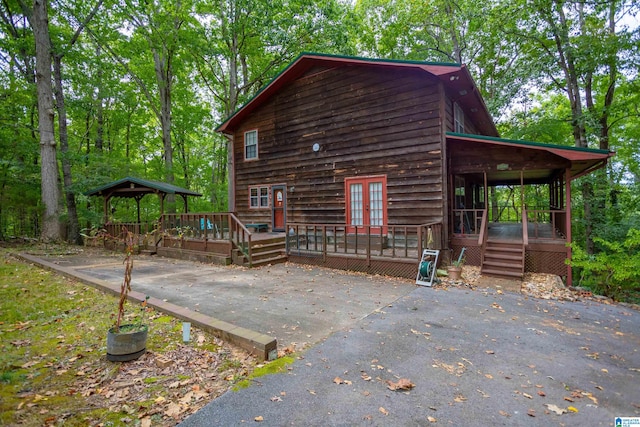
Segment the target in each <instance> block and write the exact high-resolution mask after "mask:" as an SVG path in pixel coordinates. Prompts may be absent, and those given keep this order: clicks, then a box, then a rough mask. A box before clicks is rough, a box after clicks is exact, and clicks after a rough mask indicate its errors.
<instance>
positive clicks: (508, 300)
mask: <svg viewBox="0 0 640 427" xmlns="http://www.w3.org/2000/svg"><path fill="white" fill-rule="evenodd" d="M362 286H364V287H366V286H367V279H366V278H363V282H362ZM639 347H640V313H638V312H637V311H634V310H632V309H629V308H625V307H621V306H616V305H605V304H601V303H594V302H573V303H560V302H555V301H542V300H534V299H530V298H526V297H524V296H523V295H520V294H515V293H503V294H501V293H498V292H497V291H496V290H492V289H488V290H474V291H471V290H465V289H460V288H452V289H449V290H438V289H433V288H416V289H414V290H413V291H412V292H410V293H409V294H407V295H404V296H402V297H401V298H399V299H398V300H397V301H395V302H394V303H392V304H389V305H387V306H385V307H384V308H383V309H381V310H377V311H375V312H373V313H372V314H370V315H369V316H367V317H366V318H364V319H360V320H357V321H354V322H353V323H352V325H351V326H350V327H349V328H347V329H345V330H341V331H337V332H336V333H334V334H333V335H331V336H330V337H329V338H328V339H326V340H325V341H324V342H322V343H321V344H319V345H316V346H314V347H313V348H311V349H310V350H308V351H307V352H305V353H304V354H303V355H302V356H301V357H300V358H299V359H298V360H296V361H295V363H293V364H292V365H290V368H289V370H288V371H287V372H286V373H283V374H276V375H270V376H266V377H262V378H259V379H257V380H256V381H255V382H254V384H253V385H252V386H250V387H249V388H246V389H243V390H240V391H235V392H228V393H226V394H225V395H223V396H221V397H220V398H218V399H216V400H215V401H213V402H211V403H210V404H209V405H207V406H206V407H205V408H203V409H202V410H200V411H199V412H197V413H196V414H194V415H192V416H191V417H190V418H188V419H187V420H185V421H184V422H183V423H182V424H181V426H184V427H190V426H212V425H224V426H234V425H246V424H247V423H255V421H256V420H259V421H260V423H261V425H269V426H285V425H287V426H288V425H292V426H296V425H297V426H309V425H313V426H355V425H376V426H427V425H453V426H472V425H473V426H495V425H505V426H506V425H509V426H513V425H526V426H553V425H557V426H575V425H580V426H612V425H614V417H618V416H626V417H631V416H634V417H638V416H640V352H639V351H638V349H639ZM401 379H406V380H409V382H410V383H412V384H414V385H415V387H413V388H412V389H410V390H408V391H392V390H390V389H389V387H388V385H389V384H388V383H387V381H391V382H392V383H394V384H397V383H398V382H399V380H401Z"/></svg>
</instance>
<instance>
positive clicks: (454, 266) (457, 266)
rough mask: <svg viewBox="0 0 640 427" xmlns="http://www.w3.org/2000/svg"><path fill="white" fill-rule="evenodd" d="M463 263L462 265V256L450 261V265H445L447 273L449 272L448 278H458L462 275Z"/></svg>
mask: <svg viewBox="0 0 640 427" xmlns="http://www.w3.org/2000/svg"><path fill="white" fill-rule="evenodd" d="M463 265H464V258H459V259H457V260H454V261H451V265H450V266H449V267H447V273H448V274H449V279H451V280H460V277H461V276H462V266H463Z"/></svg>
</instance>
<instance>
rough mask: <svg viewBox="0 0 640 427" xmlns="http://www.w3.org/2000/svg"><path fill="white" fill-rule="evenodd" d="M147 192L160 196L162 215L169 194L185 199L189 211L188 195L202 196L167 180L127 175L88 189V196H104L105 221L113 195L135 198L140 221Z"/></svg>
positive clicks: (186, 210) (185, 207) (185, 208)
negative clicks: (141, 204) (160, 180)
mask: <svg viewBox="0 0 640 427" xmlns="http://www.w3.org/2000/svg"><path fill="white" fill-rule="evenodd" d="M147 194H157V195H158V197H159V198H160V215H162V214H164V199H165V198H166V196H167V194H176V195H178V196H180V197H182V199H183V200H184V211H185V213H186V212H188V211H189V209H188V206H189V205H188V202H187V196H194V197H202V194H200V193H197V192H195V191H191V190H188V189H186V188H181V187H178V186H175V185H172V184H167V183H165V182H158V181H149V180H146V179H141V178H132V177H126V178H122V179H120V180H118V181H113V182H110V183H108V184H105V185H103V186H102V187H98V188H96V189H93V190H91V191H87V192H86V193H85V195H87V196H102V197H104V221H105V223H106V222H107V221H108V220H109V201H110V200H111V199H112V198H113V197H122V198H133V199H135V201H136V206H137V209H138V223H140V222H141V221H140V200H141V199H142V198H143V197H144V196H146V195H147Z"/></svg>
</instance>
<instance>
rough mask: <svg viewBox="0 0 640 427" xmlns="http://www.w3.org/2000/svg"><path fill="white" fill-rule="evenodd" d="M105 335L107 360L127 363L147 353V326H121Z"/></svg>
mask: <svg viewBox="0 0 640 427" xmlns="http://www.w3.org/2000/svg"><path fill="white" fill-rule="evenodd" d="M114 329H115V328H111V329H109V332H108V333H107V360H110V361H112V362H128V361H129V360H135V359H137V358H138V357H140V356H142V355H143V354H144V353H145V352H146V351H147V332H148V331H149V328H148V326H147V325H121V326H120V331H119V332H115V331H114Z"/></svg>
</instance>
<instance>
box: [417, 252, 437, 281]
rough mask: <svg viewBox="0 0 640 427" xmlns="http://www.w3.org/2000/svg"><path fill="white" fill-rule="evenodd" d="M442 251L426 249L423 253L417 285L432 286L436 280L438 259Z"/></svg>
mask: <svg viewBox="0 0 640 427" xmlns="http://www.w3.org/2000/svg"><path fill="white" fill-rule="evenodd" d="M439 256H440V251H439V250H437V249H425V250H423V251H422V257H421V258H420V264H418V275H417V276H416V285H423V286H432V285H433V282H434V280H435V278H436V270H437V269H438V257H439Z"/></svg>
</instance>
